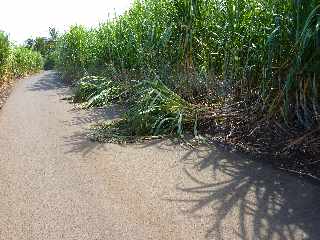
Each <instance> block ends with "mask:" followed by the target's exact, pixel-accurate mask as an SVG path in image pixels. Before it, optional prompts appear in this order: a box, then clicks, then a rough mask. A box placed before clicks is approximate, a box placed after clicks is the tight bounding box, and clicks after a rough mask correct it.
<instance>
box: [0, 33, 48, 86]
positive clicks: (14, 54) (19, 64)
mask: <svg viewBox="0 0 320 240" xmlns="http://www.w3.org/2000/svg"><path fill="white" fill-rule="evenodd" d="M42 66H43V60H42V57H41V55H40V53H38V52H35V51H33V50H30V49H27V48H25V47H19V46H13V45H12V44H11V43H10V42H9V39H8V36H7V35H6V34H5V33H3V32H1V31H0V85H1V84H2V83H3V82H4V81H6V80H8V79H13V78H19V77H23V76H25V75H28V74H31V73H34V72H37V71H39V70H41V69H42Z"/></svg>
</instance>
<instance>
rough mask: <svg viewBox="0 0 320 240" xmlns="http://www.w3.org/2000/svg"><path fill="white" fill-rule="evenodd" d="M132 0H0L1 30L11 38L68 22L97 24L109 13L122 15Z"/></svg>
mask: <svg viewBox="0 0 320 240" xmlns="http://www.w3.org/2000/svg"><path fill="white" fill-rule="evenodd" d="M132 2H133V0H1V14H0V30H2V31H5V32H6V33H7V34H9V38H10V40H11V41H13V42H16V43H23V42H24V41H25V40H26V39H28V38H35V37H38V36H44V37H46V36H48V29H49V27H55V28H56V29H57V30H58V31H59V32H63V31H66V30H67V29H68V28H69V27H70V26H71V25H74V24H81V25H85V26H87V27H92V26H97V25H99V23H101V22H104V21H105V20H106V19H107V18H108V13H109V14H110V15H109V16H114V13H115V12H116V13H117V15H120V14H122V13H123V12H124V11H125V10H127V9H129V7H130V6H131V4H132Z"/></svg>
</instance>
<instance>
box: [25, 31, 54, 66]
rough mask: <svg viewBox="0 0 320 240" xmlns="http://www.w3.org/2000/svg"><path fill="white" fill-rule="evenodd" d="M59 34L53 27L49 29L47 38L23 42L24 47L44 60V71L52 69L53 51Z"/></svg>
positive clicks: (30, 39)
mask: <svg viewBox="0 0 320 240" xmlns="http://www.w3.org/2000/svg"><path fill="white" fill-rule="evenodd" d="M58 36H59V33H58V31H57V30H56V29H55V28H54V27H50V28H49V38H46V37H37V38H35V39H32V38H29V39H27V40H26V41H25V43H24V45H25V47H27V48H29V49H32V50H35V51H37V52H39V53H40V54H41V55H42V57H43V58H44V59H45V62H44V68H45V69H46V70H49V69H53V68H54V65H55V62H54V56H53V54H54V50H55V46H56V42H57V39H58Z"/></svg>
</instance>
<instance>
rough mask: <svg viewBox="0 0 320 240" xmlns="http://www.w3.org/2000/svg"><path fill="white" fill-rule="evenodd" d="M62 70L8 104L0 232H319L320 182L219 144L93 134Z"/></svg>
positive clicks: (168, 235) (93, 239)
mask: <svg viewBox="0 0 320 240" xmlns="http://www.w3.org/2000/svg"><path fill="white" fill-rule="evenodd" d="M68 91H69V89H68V87H66V86H65V85H64V84H63V83H62V82H61V81H59V80H58V78H57V76H56V75H55V73H54V72H50V71H49V72H44V73H42V74H39V75H36V76H33V77H30V78H27V79H25V80H22V81H20V82H19V83H18V84H17V86H16V88H15V90H14V91H13V93H12V94H11V96H10V97H9V99H8V101H7V103H6V105H5V106H4V108H3V109H2V110H1V112H0V239H1V240H11V239H12V240H24V239H28V240H38V239H39V240H61V239H68V240H69V239H70V240H71V239H72V240H82V239H83V240H106V239H108V240H109V239H110V240H113V239H116V240H120V239H139V240H141V239H159V240H160V239H161V240H164V239H183V240H188V239H197V240H198V239H217V240H218V239H219V240H220V239H228V240H236V239H254V240H255V239H286V240H287V239H289V240H291V239H293V240H298V239H319V238H320V187H319V186H317V185H315V184H312V183H310V182H306V181H305V180H302V179H299V178H297V177H293V176H289V175H286V174H284V173H283V172H279V171H277V170H274V169H272V168H271V167H270V166H267V165H263V164H260V163H254V162H252V161H249V160H246V159H245V158H241V157H239V156H237V155H234V154H231V153H226V152H223V151H222V150H220V149H219V148H217V147H201V148H198V149H188V148H185V147H183V146H180V145H178V144H174V143H172V142H170V141H162V142H161V141H153V142H150V143H146V144H135V145H127V146H120V145H116V144H99V143H95V142H90V141H89V140H88V139H87V138H86V135H85V132H86V129H87V128H88V127H89V126H90V124H92V123H94V122H95V121H97V120H102V119H103V118H113V117H115V116H116V115H117V113H116V111H115V110H113V108H110V109H107V110H95V111H94V110H92V111H83V110H81V111H79V110H76V109H74V107H73V105H72V104H70V103H68V102H67V101H65V100H63V98H65V97H66V96H68Z"/></svg>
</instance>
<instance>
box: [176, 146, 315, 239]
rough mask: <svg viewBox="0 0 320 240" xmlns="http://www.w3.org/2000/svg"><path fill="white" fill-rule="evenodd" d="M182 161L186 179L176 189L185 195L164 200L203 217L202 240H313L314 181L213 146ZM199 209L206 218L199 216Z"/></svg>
mask: <svg viewBox="0 0 320 240" xmlns="http://www.w3.org/2000/svg"><path fill="white" fill-rule="evenodd" d="M194 159H196V160H194ZM182 161H183V162H184V164H185V163H188V164H187V165H185V173H186V178H187V179H188V181H186V182H185V183H183V186H177V189H178V191H182V192H183V193H185V194H187V195H188V196H189V197H188V198H186V199H170V201H178V202H182V203H184V204H186V205H187V207H186V209H184V210H183V212H184V213H185V214H190V215H192V216H195V217H209V221H210V228H209V229H207V233H206V238H207V239H219V240H220V239H245V240H247V239H265V240H269V239H280V240H298V239H319V236H320V205H319V200H320V186H319V185H317V184H315V183H312V182H309V181H307V180H306V179H302V178H298V177H296V176H291V175H289V174H287V173H285V172H282V171H278V170H276V169H274V168H272V166H270V165H266V164H265V163H262V162H257V161H252V160H246V159H244V158H243V157H242V156H240V155H238V154H233V153H230V152H226V151H225V150H223V149H221V148H219V147H212V148H211V147H210V148H206V149H202V150H201V149H192V150H189V151H188V152H187V153H186V154H185V155H184V156H183V157H182ZM190 161H193V163H194V164H190ZM202 172H207V173H209V175H210V178H209V179H210V181H209V182H208V178H207V177H206V178H203V179H205V180H203V179H201V174H202ZM199 176H200V177H199ZM190 196H191V199H190ZM205 208H209V209H210V212H211V214H210V216H207V215H206V216H204V215H201V211H202V210H203V209H205ZM230 219H232V220H230ZM230 221H231V222H232V223H233V226H230ZM226 229H228V230H226ZM230 231H231V232H232V234H233V237H232V238H230ZM232 234H231V235H232Z"/></svg>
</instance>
